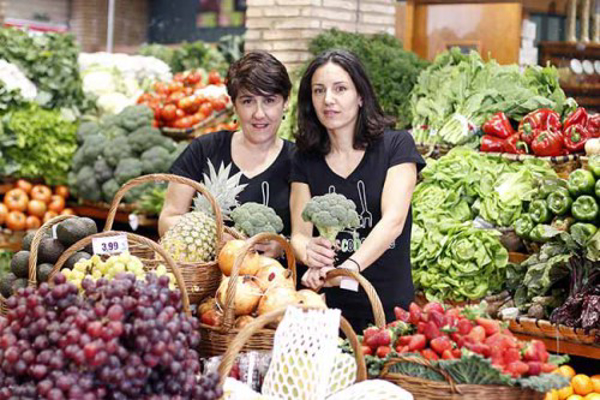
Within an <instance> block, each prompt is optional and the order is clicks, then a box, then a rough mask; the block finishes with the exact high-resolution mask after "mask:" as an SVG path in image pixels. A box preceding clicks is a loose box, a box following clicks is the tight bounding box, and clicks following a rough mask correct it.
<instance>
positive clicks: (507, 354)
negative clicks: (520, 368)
mask: <svg viewBox="0 0 600 400" xmlns="http://www.w3.org/2000/svg"><path fill="white" fill-rule="evenodd" d="M502 358H503V359H504V365H509V364H511V363H513V362H515V361H519V360H521V354H520V353H519V350H517V349H506V350H504V354H503V355H502Z"/></svg>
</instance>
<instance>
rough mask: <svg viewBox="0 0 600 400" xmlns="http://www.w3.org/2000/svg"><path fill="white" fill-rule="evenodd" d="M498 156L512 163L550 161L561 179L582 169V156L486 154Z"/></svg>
mask: <svg viewBox="0 0 600 400" xmlns="http://www.w3.org/2000/svg"><path fill="white" fill-rule="evenodd" d="M486 154H490V155H496V156H499V157H502V158H504V159H506V160H510V161H523V160H526V159H532V158H536V159H538V160H544V161H548V162H549V163H550V165H551V166H552V168H553V169H554V170H555V171H556V173H557V174H558V175H559V176H560V177H561V178H567V177H568V176H569V174H570V173H571V172H573V171H575V170H576V169H577V168H580V167H581V154H569V155H565V156H556V157H536V156H534V155H531V154H509V153H486Z"/></svg>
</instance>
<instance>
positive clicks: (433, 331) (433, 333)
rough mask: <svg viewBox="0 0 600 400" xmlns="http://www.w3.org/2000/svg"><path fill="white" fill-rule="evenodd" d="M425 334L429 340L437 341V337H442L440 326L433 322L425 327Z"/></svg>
mask: <svg viewBox="0 0 600 400" xmlns="http://www.w3.org/2000/svg"><path fill="white" fill-rule="evenodd" d="M423 334H424V335H425V337H426V338H427V340H432V339H435V338H436V337H438V336H440V335H441V333H440V330H439V328H438V326H437V325H436V324H435V323H434V322H433V321H429V322H428V323H427V326H425V330H424V331H423Z"/></svg>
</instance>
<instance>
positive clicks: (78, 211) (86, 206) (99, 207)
mask: <svg viewBox="0 0 600 400" xmlns="http://www.w3.org/2000/svg"><path fill="white" fill-rule="evenodd" d="M69 207H70V208H72V209H73V211H74V212H75V215H78V216H80V217H89V218H93V219H103V220H106V218H107V216H108V210H109V209H110V205H109V204H107V203H95V202H91V201H87V200H84V201H82V202H81V204H78V203H74V204H70V205H69ZM133 212H134V209H133V207H132V206H130V205H126V204H122V205H120V206H119V208H118V210H117V215H116V216H115V221H116V222H120V223H124V224H129V215H131V214H132V213H133ZM137 218H138V225H139V226H141V227H145V228H158V218H153V217H148V216H146V215H143V214H137Z"/></svg>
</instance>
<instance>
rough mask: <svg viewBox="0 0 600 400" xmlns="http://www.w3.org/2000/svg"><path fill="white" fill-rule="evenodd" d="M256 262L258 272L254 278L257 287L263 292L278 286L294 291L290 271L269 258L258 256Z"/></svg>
mask: <svg viewBox="0 0 600 400" xmlns="http://www.w3.org/2000/svg"><path fill="white" fill-rule="evenodd" d="M257 260H258V263H257V264H258V265H259V270H258V272H257V273H256V277H257V278H258V285H259V286H260V288H261V289H262V290H263V292H266V291H267V290H269V289H271V288H274V287H279V286H284V287H289V288H290V289H295V287H296V285H295V283H294V280H293V276H292V271H291V270H289V269H285V268H283V267H282V266H281V264H280V263H279V262H277V260H274V259H272V258H269V257H265V256H259V257H258V258H257Z"/></svg>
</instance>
